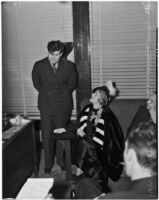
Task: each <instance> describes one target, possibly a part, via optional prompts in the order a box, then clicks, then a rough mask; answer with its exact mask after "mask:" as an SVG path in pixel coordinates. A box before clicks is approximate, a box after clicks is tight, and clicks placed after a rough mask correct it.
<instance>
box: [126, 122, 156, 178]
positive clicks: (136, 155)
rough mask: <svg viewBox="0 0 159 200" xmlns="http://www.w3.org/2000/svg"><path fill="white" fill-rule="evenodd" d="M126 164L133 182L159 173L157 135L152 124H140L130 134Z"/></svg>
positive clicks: (127, 171) (127, 141) (127, 142)
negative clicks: (158, 168) (158, 165)
mask: <svg viewBox="0 0 159 200" xmlns="http://www.w3.org/2000/svg"><path fill="white" fill-rule="evenodd" d="M124 162H125V171H126V174H127V175H128V176H129V177H130V178H131V180H136V179H140V178H147V177H151V176H153V175H156V173H157V134H156V126H155V125H154V123H152V122H145V123H140V124H139V125H138V126H137V128H135V129H134V130H133V131H131V132H130V133H128V135H127V137H126V142H125V150H124Z"/></svg>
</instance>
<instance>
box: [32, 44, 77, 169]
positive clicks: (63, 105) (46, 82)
mask: <svg viewBox="0 0 159 200" xmlns="http://www.w3.org/2000/svg"><path fill="white" fill-rule="evenodd" d="M64 47H65V46H64V43H62V42H61V41H59V40H58V41H50V42H49V43H48V45H47V49H48V57H46V58H44V59H42V60H39V61H37V62H36V63H35V64H34V67H33V71H32V80H33V85H34V87H35V88H36V90H37V91H38V109H39V110H40V115H41V129H42V142H43V148H44V152H45V173H50V172H51V168H52V164H53V157H54V155H53V141H52V139H51V134H53V130H55V129H56V133H61V132H62V131H64V129H65V128H66V125H67V123H68V121H69V119H70V116H71V112H72V108H73V99H72V92H73V90H74V89H75V88H76V84H77V73H76V68H75V64H74V63H72V62H71V61H69V60H67V59H66V58H65V57H62V55H63V52H64ZM63 142H64V141H58V142H57V144H56V158H57V163H58V164H59V166H61V167H63V161H62V156H63V151H62V148H61V146H62V145H63Z"/></svg>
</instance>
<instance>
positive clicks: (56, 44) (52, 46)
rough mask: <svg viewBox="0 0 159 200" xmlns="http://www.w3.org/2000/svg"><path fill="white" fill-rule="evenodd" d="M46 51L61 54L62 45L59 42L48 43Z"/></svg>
mask: <svg viewBox="0 0 159 200" xmlns="http://www.w3.org/2000/svg"><path fill="white" fill-rule="evenodd" d="M47 49H48V51H49V52H50V53H52V52H54V51H60V52H63V51H64V44H63V43H62V42H61V41H60V40H57V41H50V42H49V43H48V45H47Z"/></svg>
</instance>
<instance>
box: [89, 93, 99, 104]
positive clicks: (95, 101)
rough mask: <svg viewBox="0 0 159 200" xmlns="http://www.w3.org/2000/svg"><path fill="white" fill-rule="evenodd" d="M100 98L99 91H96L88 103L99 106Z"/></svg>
mask: <svg viewBox="0 0 159 200" xmlns="http://www.w3.org/2000/svg"><path fill="white" fill-rule="evenodd" d="M100 98H101V95H100V93H99V91H98V90H97V91H96V92H94V93H92V96H91V98H90V102H91V103H92V104H99V105H100V103H99V99H100Z"/></svg>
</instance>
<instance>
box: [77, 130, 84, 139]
mask: <svg viewBox="0 0 159 200" xmlns="http://www.w3.org/2000/svg"><path fill="white" fill-rule="evenodd" d="M77 135H79V136H81V137H83V136H84V135H85V132H84V131H83V130H82V129H81V128H79V129H77Z"/></svg>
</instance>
